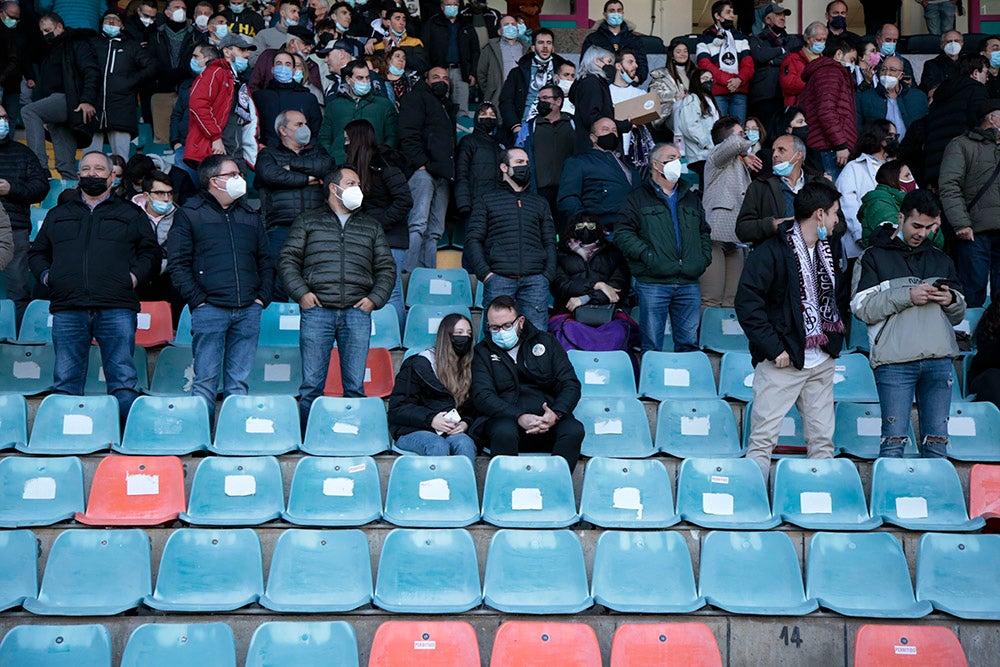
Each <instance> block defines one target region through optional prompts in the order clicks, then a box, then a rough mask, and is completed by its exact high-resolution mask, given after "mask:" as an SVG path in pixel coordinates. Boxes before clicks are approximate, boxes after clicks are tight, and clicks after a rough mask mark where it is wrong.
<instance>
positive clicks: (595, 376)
mask: <svg viewBox="0 0 1000 667" xmlns="http://www.w3.org/2000/svg"><path fill="white" fill-rule="evenodd" d="M610 381H611V371H609V370H608V369H606V368H588V369H587V370H585V371H584V372H583V383H584V384H608V382H610Z"/></svg>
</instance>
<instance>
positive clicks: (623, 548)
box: [591, 530, 705, 614]
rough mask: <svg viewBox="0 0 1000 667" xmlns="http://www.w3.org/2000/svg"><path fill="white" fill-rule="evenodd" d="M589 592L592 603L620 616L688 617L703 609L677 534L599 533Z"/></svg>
mask: <svg viewBox="0 0 1000 667" xmlns="http://www.w3.org/2000/svg"><path fill="white" fill-rule="evenodd" d="M668 572H669V573H670V574H669V576H656V575H655V574H653V573H668ZM591 593H592V595H593V597H594V602H596V603H597V604H601V605H604V606H605V607H607V608H608V609H612V610H614V611H618V612H624V613H640V614H687V613H690V612H692V611H695V610H696V609H701V608H702V607H704V606H705V599H704V598H701V597H699V596H698V592H697V589H696V588H695V585H694V570H693V569H692V567H691V554H690V553H688V547H687V543H686V542H685V541H684V538H683V537H682V536H681V533H680V532H677V531H662V532H641V533H640V532H619V531H611V530H609V531H606V532H604V533H601V537H600V538H599V539H598V540H597V550H596V553H595V554H594V576H593V581H592V583H591Z"/></svg>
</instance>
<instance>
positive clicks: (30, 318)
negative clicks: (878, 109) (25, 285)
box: [17, 299, 52, 345]
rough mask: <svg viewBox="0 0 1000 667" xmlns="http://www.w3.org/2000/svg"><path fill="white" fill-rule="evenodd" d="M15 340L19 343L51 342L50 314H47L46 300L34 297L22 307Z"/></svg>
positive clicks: (36, 343)
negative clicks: (22, 313) (19, 324)
mask: <svg viewBox="0 0 1000 667" xmlns="http://www.w3.org/2000/svg"><path fill="white" fill-rule="evenodd" d="M17 342H18V344H19V345H41V344H51V343H52V315H50V314H49V302H48V301H45V300H43V299H35V300H34V301H32V302H31V303H29V304H28V307H27V308H25V309H24V317H22V318H21V331H20V332H19V333H18V336H17Z"/></svg>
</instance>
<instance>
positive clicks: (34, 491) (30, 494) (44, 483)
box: [21, 477, 56, 500]
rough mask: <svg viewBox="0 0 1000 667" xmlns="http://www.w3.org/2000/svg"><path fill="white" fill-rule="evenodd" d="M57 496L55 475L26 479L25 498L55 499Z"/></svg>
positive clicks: (23, 495)
mask: <svg viewBox="0 0 1000 667" xmlns="http://www.w3.org/2000/svg"><path fill="white" fill-rule="evenodd" d="M55 497H56V480H55V478H53V477H34V478H32V479H26V480H24V491H22V492H21V498H22V499H23V500H54V499H55Z"/></svg>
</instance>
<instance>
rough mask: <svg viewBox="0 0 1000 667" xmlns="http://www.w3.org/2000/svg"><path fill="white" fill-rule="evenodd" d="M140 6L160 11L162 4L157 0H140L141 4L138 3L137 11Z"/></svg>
mask: <svg viewBox="0 0 1000 667" xmlns="http://www.w3.org/2000/svg"><path fill="white" fill-rule="evenodd" d="M139 7H149V8H150V9H155V10H156V11H160V6H159V4H158V3H157V2H156V0H139V4H138V5H136V10H137V11H138V8H139Z"/></svg>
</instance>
